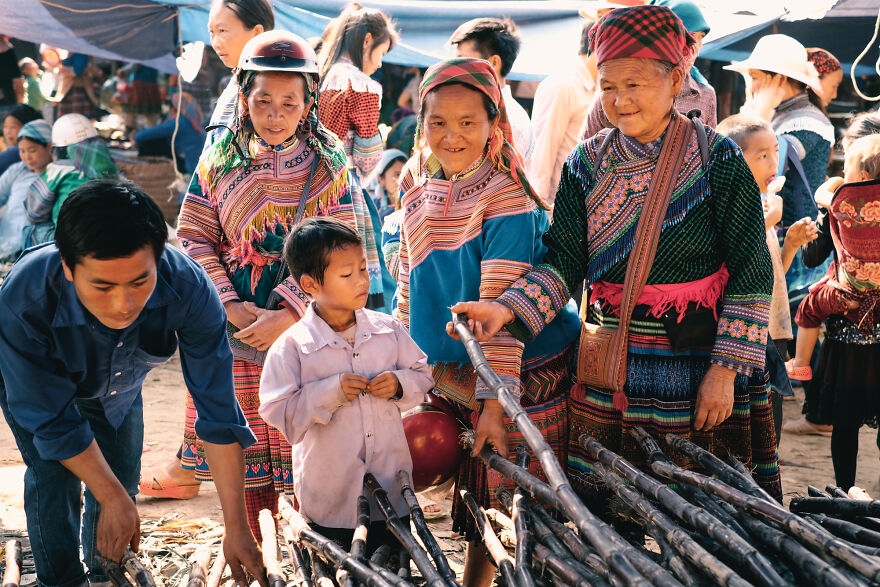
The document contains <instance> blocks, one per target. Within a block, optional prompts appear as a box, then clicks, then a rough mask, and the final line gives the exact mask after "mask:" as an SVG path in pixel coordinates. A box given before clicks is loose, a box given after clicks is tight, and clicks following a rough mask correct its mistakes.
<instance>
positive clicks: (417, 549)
mask: <svg viewBox="0 0 880 587" xmlns="http://www.w3.org/2000/svg"><path fill="white" fill-rule="evenodd" d="M364 487H366V488H367V489H369V491H370V493H372V494H373V499H374V500H375V501H376V505H377V506H379V511H381V512H382V515H383V516H384V517H385V522H386V524H387V525H388V529H389V530H391V533H392V534H393V535H394V537H395V538H397V540H398V541H399V542H400V544H401V545H402V546H403V547H404V548H405V549H406V550H407V552H409V555H410V556H411V557H412V560H413V562H414V563H415V564H416V568H418V569H419V572H420V573H421V574H422V577H424V579H425V582H426V583H427V584H428V585H430V586H431V587H435V586H436V587H439V586H441V585H444V586H446V585H448V583H447V580H446V579H445V578H444V577H443V576H442V575H441V574H440V572H439V571H438V570H437V569H436V568H435V567H434V566H433V565H432V564H431V559H429V558H428V553H427V552H425V550H424V549H423V548H422V547H421V545H420V544H419V543H418V542H417V541H416V539H415V536H413V535H412V532H410V530H409V525H408V524H404V523H403V520H401V519H400V516H398V515H397V512H395V511H394V507H393V506H392V505H391V501H390V500H389V499H388V493H387V492H386V491H385V490H384V489H383V488H382V486H381V485H379V482H378V481H377V480H376V478H375V477H374V476H373V474H372V473H367V474H365V475H364Z"/></svg>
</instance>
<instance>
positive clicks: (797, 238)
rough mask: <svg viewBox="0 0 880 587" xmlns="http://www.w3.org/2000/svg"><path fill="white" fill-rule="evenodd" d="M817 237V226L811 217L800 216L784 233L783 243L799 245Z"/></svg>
mask: <svg viewBox="0 0 880 587" xmlns="http://www.w3.org/2000/svg"><path fill="white" fill-rule="evenodd" d="M818 237H819V227H818V226H816V222H815V221H814V220H813V219H812V218H801V219H800V220H798V221H797V222H795V223H794V224H792V225H791V226H790V227H789V229H788V232H786V233H785V241H784V242H785V244H786V245H789V246H793V247H798V248H799V247H800V246H801V245H805V244H807V243H808V242H810V241H814V240H816V239H817V238H818Z"/></svg>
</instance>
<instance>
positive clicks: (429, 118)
mask: <svg viewBox="0 0 880 587" xmlns="http://www.w3.org/2000/svg"><path fill="white" fill-rule="evenodd" d="M422 116H423V124H424V134H425V141H427V143H428V147H430V149H431V152H432V153H433V154H434V156H435V157H437V160H438V161H440V165H441V166H442V167H443V174H444V175H445V177H446V178H447V179H451V178H452V176H453V175H455V174H458V173H461V172H462V171H464V170H465V169H467V168H468V167H470V166H471V164H472V163H474V162H475V161H477V160H478V159H480V158H482V157H483V154H484V152H485V150H486V144H487V143H488V142H489V137H490V136H492V131H493V130H494V126H495V125H494V123H493V122H492V121H490V120H489V113H488V112H486V106H485V104H484V103H483V94H482V93H480V92H479V91H477V90H472V89H470V88H468V87H466V86H463V85H461V84H453V85H449V86H440V87H439V88H437V89H435V90H433V91H431V92H430V93H429V94H428V95H427V96H426V97H425V101H424V103H423V104H422Z"/></svg>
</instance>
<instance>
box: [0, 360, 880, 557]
mask: <svg viewBox="0 0 880 587" xmlns="http://www.w3.org/2000/svg"><path fill="white" fill-rule="evenodd" d="M183 390H184V386H183V379H182V377H181V373H180V362H179V360H178V359H177V358H174V359H172V360H171V361H169V362H168V363H166V364H165V365H163V366H161V367H160V368H157V369H155V370H154V371H153V372H152V373H151V374H150V375H149V377H148V379H147V381H146V383H145V385H144V419H145V421H146V425H145V428H146V430H145V440H146V443H147V445H149V447H150V450H149V451H148V452H145V453H144V455H143V466H144V467H151V466H154V465H159V464H162V463H164V462H166V461H167V460H168V459H169V458H171V457H172V456H173V455H174V453H175V451H176V450H177V447H178V445H179V443H180V440H181V431H182V427H183V417H184V407H183ZM796 391H798V396H797V398H796V399H795V400H792V401H786V402H785V406H784V408H785V418H786V419H794V418H798V417H799V416H800V405H801V399H802V392H801V391H800V389H797V390H796ZM875 437H876V431H874V430H871V429H869V428H863V429H862V432H861V435H860V448H861V451H860V453H859V464H858V474H857V485H859V486H861V487H863V488H864V489H866V490H867V491H868V493H869V494H871V495H872V496H878V495H880V486H878V476H880V455H878V449H877V446H876V442H875ZM780 459H781V469H782V481H783V490H784V492H785V495H786V503H787V501H788V499H790V498H791V497H793V496H796V495H805V494H806V491H807V485H814V486H817V487H820V488H824V487H825V485H827V484H830V483H833V482H834V473H833V470H832V466H831V448H830V439H829V438H827V437H822V436H784V437H783V439H782V444H781V447H780ZM23 473H24V465H23V464H22V461H21V456H20V455H19V453H18V449H17V448H16V446H15V441H14V440H13V438H12V434H11V432H10V430H9V427H8V426H7V425H6V423H5V422H3V423H2V424H0V535H3V534H6V535H8V533H14V532H17V531H21V530H24V528H25V519H24V511H23V507H22V503H23V500H22V476H23ZM440 503H441V506H442V507H445V508H447V509H448V508H449V507H450V505H451V503H450V502H449V501H443V500H442V499H441V500H440ZM138 508H139V509H140V512H141V514H142V518H144V520H150V521H152V522H153V523H154V524H155V523H156V522H157V521H161V520H175V519H176V520H178V521H181V522H187V521H189V522H194V523H198V522H199V521H203V522H205V523H208V524H209V525H210V524H214V525H216V524H218V523H219V522H220V521H221V520H222V514H221V511H220V507H219V502H218V500H217V495H216V491H215V489H214V487H213V485H212V484H210V483H205V484H203V485H202V488H201V491H200V492H199V495H198V497H196V498H194V499H191V500H186V501H179V500H156V499H152V498H138ZM431 528H432V532H433V533H434V534H435V536H437V537H438V538H440V542H441V546H442V547H443V549H444V550H445V551H446V552H447V556H448V557H449V559H450V562H451V564H452V566H453V567H454V568H455V567H458V568H457V569H456V570H457V571H458V572H460V566H459V565H460V562H461V560H462V555H461V553H462V551H463V548H464V543H463V542H461V541H460V540H456V538H455V537H454V536H452V534H451V532H450V528H449V518H448V517H447V518H445V519H442V520H439V521H437V522H432V523H431Z"/></svg>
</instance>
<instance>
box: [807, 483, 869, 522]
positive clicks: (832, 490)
mask: <svg viewBox="0 0 880 587" xmlns="http://www.w3.org/2000/svg"><path fill="white" fill-rule="evenodd" d="M825 491H826V492H827V493H828V495H816V496H813V497H842V498H844V499H852V498H851V497H850V496H849V494H848V493H847V492H846V491H844V490H843V489H841V488H840V487H837V486H836V485H826V486H825ZM848 519H849V521H850V522H854V523H856V524H858V525H859V526H864V527H865V528H867V529H869V530H874V531H875V532H880V520H878V519H876V518H868V517H865V516H852V517H849V518H848Z"/></svg>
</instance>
